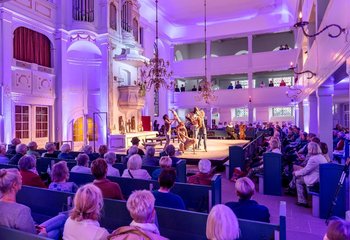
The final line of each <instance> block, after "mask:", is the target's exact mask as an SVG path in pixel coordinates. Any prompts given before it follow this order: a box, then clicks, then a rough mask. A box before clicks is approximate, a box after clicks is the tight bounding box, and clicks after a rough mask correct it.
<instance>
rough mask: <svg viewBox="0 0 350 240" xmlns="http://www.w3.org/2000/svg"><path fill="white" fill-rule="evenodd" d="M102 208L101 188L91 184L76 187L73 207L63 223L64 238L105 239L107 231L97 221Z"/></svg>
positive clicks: (65, 239)
mask: <svg viewBox="0 0 350 240" xmlns="http://www.w3.org/2000/svg"><path fill="white" fill-rule="evenodd" d="M102 208H103V198H102V193H101V190H100V189H99V188H98V187H96V186H94V185H93V184H86V185H84V186H82V187H81V188H79V189H78V191H77V193H76V194H75V197H74V208H73V210H72V211H71V213H70V217H69V218H68V219H67V221H66V223H65V225H64V231H63V239H64V240H80V239H81V240H90V239H91V240H106V239H107V237H108V234H109V233H108V232H107V230H106V229H105V228H102V227H100V224H99V222H98V220H99V218H100V216H101V210H102Z"/></svg>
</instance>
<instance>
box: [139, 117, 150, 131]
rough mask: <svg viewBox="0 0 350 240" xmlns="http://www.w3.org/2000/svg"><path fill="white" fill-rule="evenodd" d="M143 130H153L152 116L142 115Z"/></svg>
mask: <svg viewBox="0 0 350 240" xmlns="http://www.w3.org/2000/svg"><path fill="white" fill-rule="evenodd" d="M141 121H142V126H143V131H151V130H152V129H151V117H150V116H142V117H141Z"/></svg>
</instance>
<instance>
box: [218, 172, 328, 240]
mask: <svg viewBox="0 0 350 240" xmlns="http://www.w3.org/2000/svg"><path fill="white" fill-rule="evenodd" d="M237 199H238V198H237V196H236V194H235V188H234V183H232V182H230V181H229V180H227V179H226V177H225V173H223V177H222V202H223V203H226V202H228V201H237ZM253 199H254V200H256V201H257V202H258V203H260V204H263V205H265V206H267V207H268V208H269V210H270V215H271V222H272V223H276V224H278V221H279V204H280V201H285V202H286V204H287V239H291V240H304V239H307V240H316V239H317V240H319V239H323V236H324V234H325V232H326V230H327V226H326V225H325V220H324V219H320V218H316V217H313V216H312V210H311V208H303V207H299V206H297V205H295V202H296V197H292V196H280V197H277V196H268V195H263V194H260V193H259V192H256V193H255V195H254V196H253Z"/></svg>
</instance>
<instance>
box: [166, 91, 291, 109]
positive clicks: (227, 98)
mask: <svg viewBox="0 0 350 240" xmlns="http://www.w3.org/2000/svg"><path fill="white" fill-rule="evenodd" d="M288 89H289V88H288V87H266V88H252V89H233V90H232V89H231V90H229V89H225V90H224V89H221V90H216V91H215V95H216V96H217V100H216V101H214V102H212V103H210V106H211V107H226V108H227V107H229V108H235V107H247V106H248V105H249V104H251V106H252V107H259V106H285V105H290V104H292V100H291V98H290V97H288V96H287V95H286V92H287V91H288ZM199 94H200V92H175V93H174V98H173V101H172V105H173V106H174V107H175V108H193V107H194V106H198V107H207V106H208V104H206V103H204V101H203V100H202V101H197V98H198V97H197V96H199ZM249 100H251V102H249ZM277 100H278V101H277Z"/></svg>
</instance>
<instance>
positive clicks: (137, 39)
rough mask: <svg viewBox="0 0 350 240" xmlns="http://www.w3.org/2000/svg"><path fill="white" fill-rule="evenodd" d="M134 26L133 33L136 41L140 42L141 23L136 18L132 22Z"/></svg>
mask: <svg viewBox="0 0 350 240" xmlns="http://www.w3.org/2000/svg"><path fill="white" fill-rule="evenodd" d="M132 26H133V27H132V29H133V30H132V33H133V35H134V39H135V41H136V42H138V41H139V23H138V21H137V19H136V18H134V20H133V21H132Z"/></svg>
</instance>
